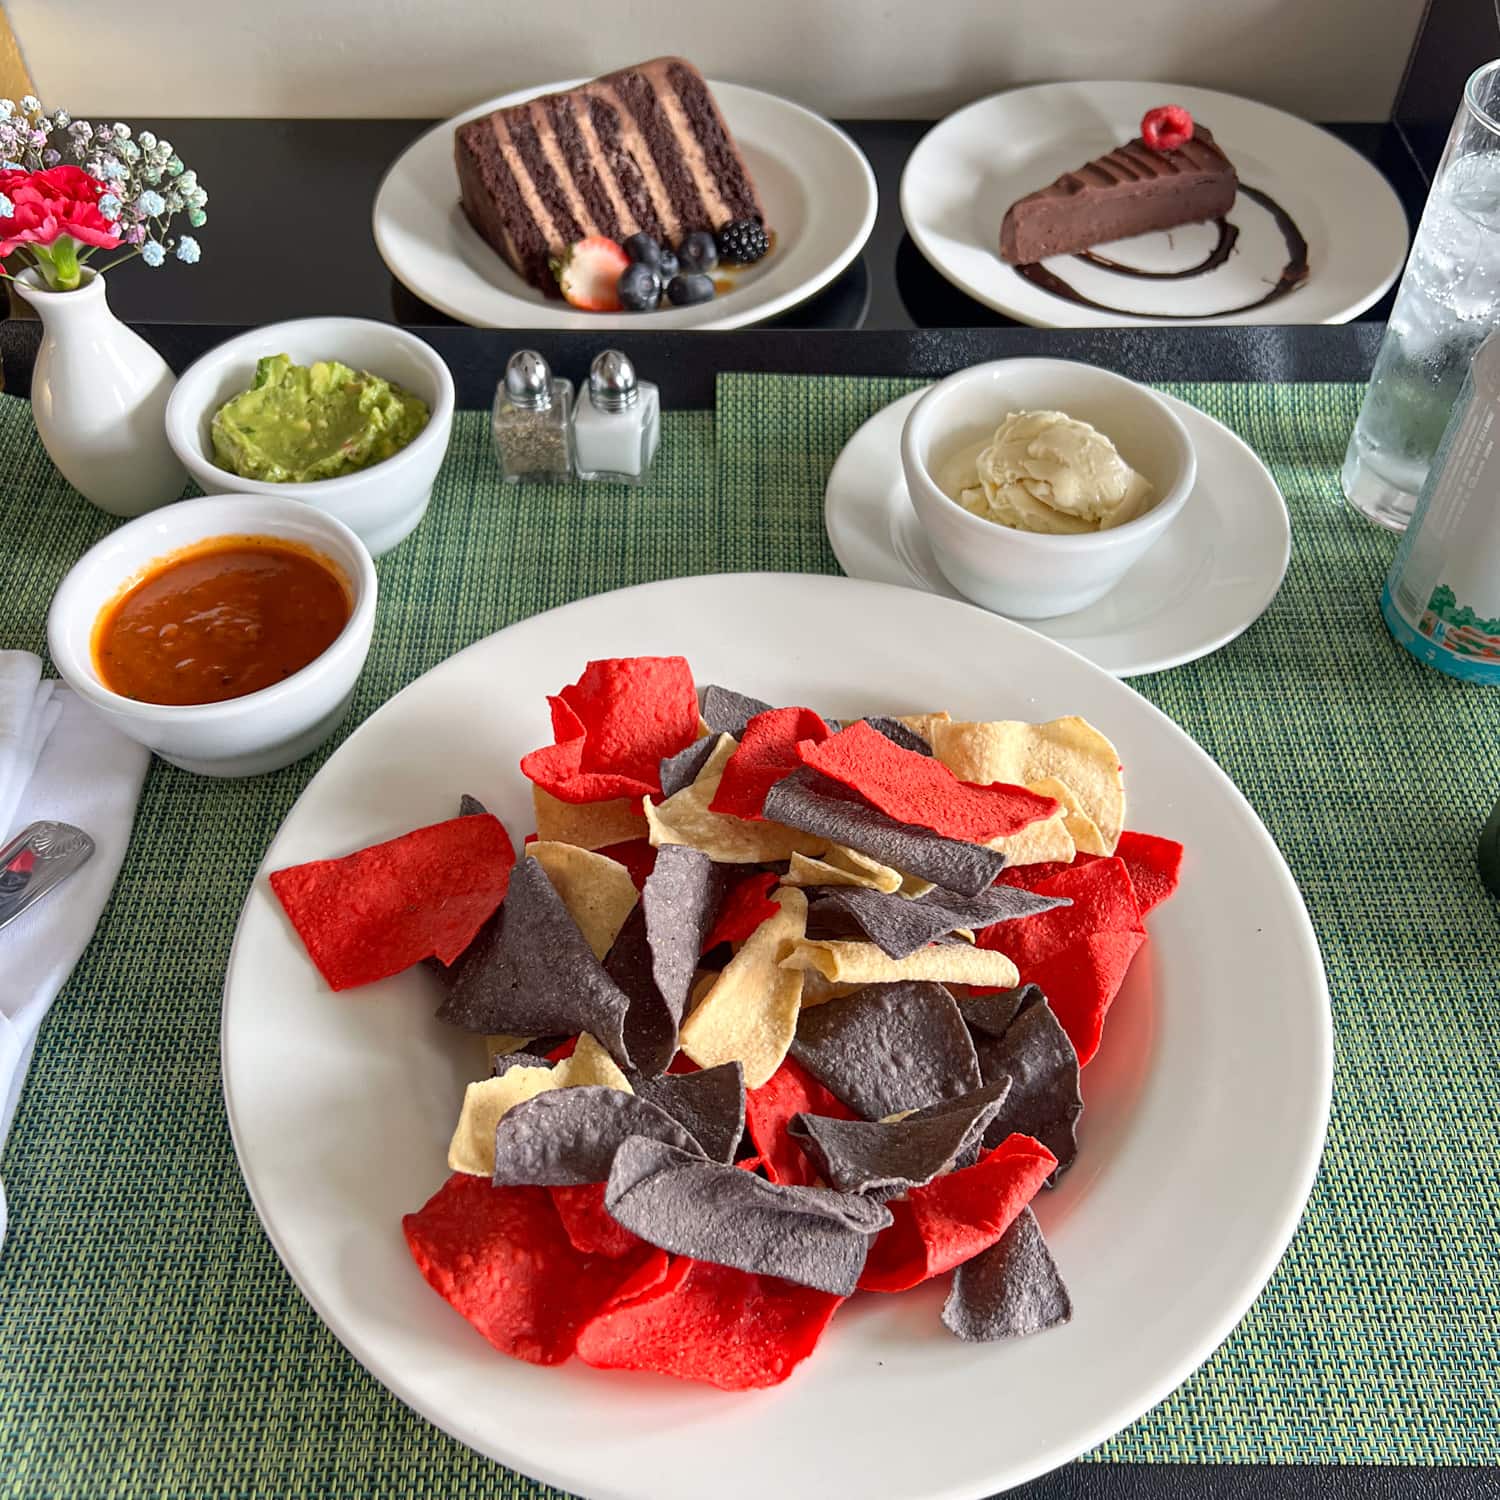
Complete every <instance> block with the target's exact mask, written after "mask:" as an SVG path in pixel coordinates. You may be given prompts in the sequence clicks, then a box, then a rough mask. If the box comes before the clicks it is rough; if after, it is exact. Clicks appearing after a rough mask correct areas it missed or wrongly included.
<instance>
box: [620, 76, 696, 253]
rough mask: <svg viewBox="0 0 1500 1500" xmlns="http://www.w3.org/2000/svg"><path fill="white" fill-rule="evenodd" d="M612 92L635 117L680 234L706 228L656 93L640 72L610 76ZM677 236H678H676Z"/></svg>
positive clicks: (690, 175)
mask: <svg viewBox="0 0 1500 1500" xmlns="http://www.w3.org/2000/svg"><path fill="white" fill-rule="evenodd" d="M614 89H615V93H616V94H617V95H618V96H619V97H620V98H621V99H623V100H624V101H625V104H626V106H627V108H628V109H629V110H630V113H631V114H632V115H634V116H635V121H636V124H637V125H638V126H639V127H640V131H641V135H642V136H643V137H644V138H645V141H646V146H647V149H648V150H649V151H650V152H651V157H652V160H653V161H654V162H655V163H656V170H657V172H658V174H659V175H660V177H661V180H662V183H663V185H664V186H665V187H666V190H667V196H668V197H669V198H671V200H672V208H673V210H674V212H675V214H676V217H677V221H678V227H679V230H680V233H681V234H685V233H687V232H688V231H689V230H691V229H697V228H707V227H708V225H709V223H710V222H711V221H710V219H709V216H708V210H707V209H706V208H705V207H704V206H703V199H702V198H701V197H700V196H699V193H698V187H697V184H696V183H695V182H694V181H693V177H692V173H691V172H689V171H688V168H687V165H686V163H684V161H683V159H682V153H681V152H680V151H679V150H678V149H677V140H676V137H675V136H674V135H673V134H672V127H671V125H670V124H669V123H668V121H667V117H666V115H665V114H664V113H663V112H662V108H661V105H660V104H659V103H658V102H657V98H656V90H655V89H654V88H652V87H651V84H650V81H649V80H648V79H646V78H645V77H643V76H642V75H641V74H640V73H629V72H627V73H617V74H615V75H614ZM679 237H680V235H679Z"/></svg>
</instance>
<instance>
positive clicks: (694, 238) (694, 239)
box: [677, 229, 719, 271]
mask: <svg viewBox="0 0 1500 1500" xmlns="http://www.w3.org/2000/svg"><path fill="white" fill-rule="evenodd" d="M677 258H678V260H680V261H681V262H682V269H683V270H684V271H712V270H713V268H714V267H715V266H716V265H718V263H719V247H718V245H717V244H715V243H714V237H713V235H711V234H710V233H709V232H708V231H707V230H706V229H695V230H694V231H693V232H692V233H691V234H690V235H688V237H687V238H686V239H685V240H683V242H682V243H681V244H680V245H679V246H678V247H677Z"/></svg>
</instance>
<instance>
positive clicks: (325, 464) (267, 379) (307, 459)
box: [213, 354, 430, 484]
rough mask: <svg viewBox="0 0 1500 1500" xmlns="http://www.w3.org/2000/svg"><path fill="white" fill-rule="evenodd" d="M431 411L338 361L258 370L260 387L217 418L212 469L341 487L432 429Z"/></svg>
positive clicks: (274, 364) (271, 364)
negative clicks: (347, 477)
mask: <svg viewBox="0 0 1500 1500" xmlns="http://www.w3.org/2000/svg"><path fill="white" fill-rule="evenodd" d="M429 415H430V413H429V412H428V410H427V403H426V402H425V401H422V400H420V399H419V398H418V397H416V396H413V395H412V393H411V392H410V391H404V390H402V389H401V387H400V386H399V385H392V384H391V383H390V381H388V380H382V379H381V378H380V377H379V376H378V375H369V374H365V373H362V372H360V371H358V370H351V369H350V368H349V366H348V365H341V364H340V363H339V362H338V361H337V360H336V359H320V360H315V361H314V362H313V363H312V364H311V365H294V364H293V363H292V361H291V359H290V358H289V357H288V356H287V355H285V354H272V355H269V356H268V357H267V358H265V359H262V360H260V361H258V362H257V364H256V366H255V384H254V385H253V386H251V387H250V389H249V390H248V391H241V392H240V394H239V395H238V396H235V397H234V398H233V399H232V400H229V401H226V402H225V403H224V405H223V406H221V407H220V408H219V409H218V411H216V412H215V413H214V420H213V440H214V462H215V463H217V464H218V466H219V467H220V468H221V469H228V470H229V472H230V473H231V474H238V475H239V476H240V478H241V479H264V480H269V481H270V482H271V483H272V484H305V483H307V482H308V481H309V480H313V479H337V478H338V477H339V475H341V474H353V473H354V472H355V471H356V470H358V469H367V468H369V467H370V465H371V464H378V463H379V462H380V461H381V460H382V459H384V458H390V457H391V455H392V454H394V453H399V452H400V451H401V449H403V448H404V447H405V446H406V445H407V444H408V443H409V442H411V440H412V439H413V438H414V437H416V435H417V434H418V433H419V432H421V430H422V429H423V428H424V427H425V426H426V425H427V419H428V417H429Z"/></svg>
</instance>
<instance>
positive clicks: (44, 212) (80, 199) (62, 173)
mask: <svg viewBox="0 0 1500 1500" xmlns="http://www.w3.org/2000/svg"><path fill="white" fill-rule="evenodd" d="M106 191H107V185H106V184H105V183H103V182H101V181H100V180H99V179H98V178H97V177H90V176H89V174H88V173H87V172H85V171H84V170H83V168H82V167H74V166H69V165H63V166H57V167H48V168H47V170H46V171H45V172H26V171H18V170H11V171H8V172H0V193H3V194H4V195H5V196H6V197H7V198H9V199H10V201H11V203H12V204H13V205H14V212H13V213H12V215H11V217H10V218H8V219H5V218H0V235H3V236H4V238H3V239H0V258H3V257H4V256H7V255H9V254H10V253H11V251H12V250H15V249H16V248H17V247H18V246H20V245H50V244H51V243H52V242H53V241H54V240H55V239H57V238H58V237H59V236H60V235H64V234H70V235H72V237H73V238H74V239H75V240H77V241H78V242H79V243H80V244H84V245H97V246H98V247H99V248H100V249H102V250H113V249H114V248H115V246H116V245H118V244H119V243H120V236H119V235H118V234H113V233H111V232H110V227H109V220H108V219H106V218H105V217H104V215H103V214H102V213H100V212H99V198H100V196H101V195H102V194H103V193H104V192H106Z"/></svg>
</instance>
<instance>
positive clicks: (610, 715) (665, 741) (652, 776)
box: [559, 656, 698, 791]
mask: <svg viewBox="0 0 1500 1500" xmlns="http://www.w3.org/2000/svg"><path fill="white" fill-rule="evenodd" d="M559 696H560V697H561V698H562V700H563V701H564V703H566V704H567V706H568V707H569V708H571V709H572V710H573V712H574V714H575V715H576V716H577V720H578V723H579V724H580V726H581V727H582V730H583V761H582V765H581V767H580V769H582V770H583V771H585V772H588V771H609V772H613V773H615V774H616V775H620V776H630V777H633V778H634V779H635V780H637V781H644V782H648V783H649V784H650V785H651V787H652V788H653V789H654V790H656V791H660V790H661V780H660V775H659V772H658V767H659V765H660V763H661V762H662V760H663V759H665V758H666V757H667V756H669V755H676V753H677V752H678V751H679V750H685V749H686V748H687V747H688V746H689V745H691V744H692V743H693V741H694V740H695V739H697V738H698V692H697V689H696V688H695V687H694V686H693V674H692V671H691V670H690V669H689V667H688V664H687V659H686V658H685V657H681V656H627V657H617V658H615V659H613V660H609V661H591V662H590V663H589V664H588V666H586V667H585V668H584V669H583V676H582V677H580V678H579V679H578V681H577V682H575V683H573V684H572V685H571V686H570V687H565V688H564V689H563V690H562V692H561V694H560V695H559Z"/></svg>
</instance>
